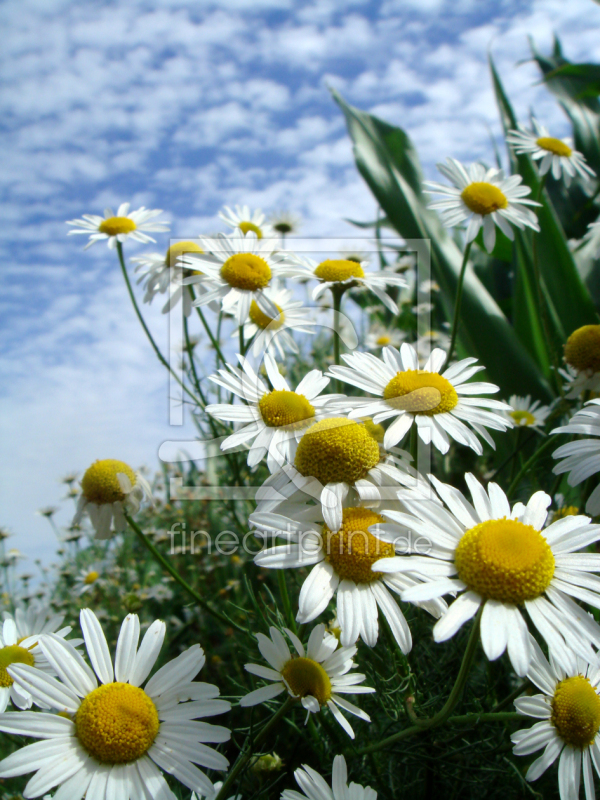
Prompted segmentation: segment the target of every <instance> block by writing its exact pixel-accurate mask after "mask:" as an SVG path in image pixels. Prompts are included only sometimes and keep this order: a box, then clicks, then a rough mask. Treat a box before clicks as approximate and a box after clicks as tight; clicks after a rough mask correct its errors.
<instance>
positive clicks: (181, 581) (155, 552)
mask: <svg viewBox="0 0 600 800" xmlns="http://www.w3.org/2000/svg"><path fill="white" fill-rule="evenodd" d="M123 513H124V514H125V519H126V520H127V522H128V523H129V527H130V528H131V530H132V531H133V532H134V533H135V534H136V535H137V537H138V539H139V540H140V541H141V542H142V544H143V545H144V547H145V548H147V549H148V550H149V551H150V553H151V554H152V556H153V557H154V559H155V560H156V561H157V562H158V563H159V564H160V565H161V567H162V568H163V569H164V570H166V571H167V572H168V573H169V575H170V576H171V577H172V578H174V579H175V580H176V581H177V583H178V584H179V585H180V586H181V587H182V588H183V589H185V591H186V592H187V593H188V594H189V595H191V596H192V597H193V598H194V600H195V601H196V602H197V603H198V605H199V606H200V607H201V608H203V609H204V610H205V611H206V612H207V613H208V614H212V616H213V617H215V619H218V620H219V621H220V622H222V623H223V624H224V625H227V626H231V627H233V628H236V629H237V630H238V631H240V632H241V633H248V631H247V630H246V629H245V628H242V626H241V625H238V624H237V622H234V621H233V620H232V619H229V617H226V616H225V615H224V614H221V613H220V612H219V611H217V610H216V609H215V608H213V607H212V606H211V605H210V604H209V603H207V602H206V600H205V599H204V598H203V597H201V595H199V594H198V592H197V591H196V590H195V589H193V588H192V587H191V586H190V584H189V583H188V582H187V581H186V580H185V579H184V578H182V577H181V575H180V574H179V573H178V572H177V570H176V569H175V567H173V566H172V565H171V564H169V562H168V561H167V559H166V558H165V557H164V556H163V554H162V553H161V552H160V550H157V548H156V547H155V546H154V545H153V544H152V542H151V541H150V539H148V537H147V536H146V534H145V533H144V532H143V531H142V529H141V528H140V527H139V525H138V524H137V523H136V522H134V520H133V519H132V518H131V517H130V516H129V514H128V513H127V512H126V511H125V512H123Z"/></svg>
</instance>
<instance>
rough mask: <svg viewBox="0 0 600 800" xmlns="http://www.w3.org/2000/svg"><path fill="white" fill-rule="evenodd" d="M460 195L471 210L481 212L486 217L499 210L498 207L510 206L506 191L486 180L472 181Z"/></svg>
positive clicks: (475, 212) (476, 212)
mask: <svg viewBox="0 0 600 800" xmlns="http://www.w3.org/2000/svg"><path fill="white" fill-rule="evenodd" d="M460 196H461V197H462V199H463V202H464V204H465V205H466V207H467V208H468V209H469V210H470V211H472V212H473V213H474V214H481V215H482V216H484V217H485V216H487V215H488V214H491V213H492V212H493V211H498V209H500V208H506V207H507V206H508V200H507V199H506V196H505V194H504V192H502V191H501V190H500V189H499V188H498V187H497V186H494V184H493V183H486V182H485V181H481V182H478V183H470V184H469V185H468V186H466V187H465V188H464V189H463V190H462V192H461V195H460Z"/></svg>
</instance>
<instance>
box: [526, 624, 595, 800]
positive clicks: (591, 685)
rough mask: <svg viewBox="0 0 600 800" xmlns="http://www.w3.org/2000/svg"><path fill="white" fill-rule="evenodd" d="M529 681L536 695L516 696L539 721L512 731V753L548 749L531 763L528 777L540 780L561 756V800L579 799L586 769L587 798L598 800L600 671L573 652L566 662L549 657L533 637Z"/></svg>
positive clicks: (529, 713)
mask: <svg viewBox="0 0 600 800" xmlns="http://www.w3.org/2000/svg"><path fill="white" fill-rule="evenodd" d="M530 646H531V650H532V658H531V665H530V667H529V671H528V673H527V677H528V678H529V680H530V681H531V682H532V683H533V684H535V685H536V686H537V687H538V689H540V690H541V692H542V693H541V694H536V695H534V696H533V697H528V696H523V697H519V698H517V700H515V707H516V709H517V711H518V712H519V713H520V714H523V716H526V717H533V718H534V719H537V720H540V721H539V722H536V723H535V725H533V726H532V727H531V728H522V729H521V730H519V731H515V733H513V734H512V735H511V739H512V742H513V744H514V748H513V752H514V753H515V755H517V756H528V755H530V754H531V753H535V752H536V751H537V750H541V749H542V748H543V749H544V752H543V754H542V755H541V756H539V758H536V760H535V761H534V762H533V763H532V764H531V765H530V767H529V769H528V770H527V774H526V776H525V777H526V779H527V780H528V781H535V780H537V779H538V778H539V777H540V776H541V775H543V774H544V772H545V771H546V770H547V769H548V767H549V766H551V765H552V764H554V762H555V761H556V760H557V759H558V758H559V756H560V760H559V762H558V789H559V793H560V798H561V800H577V798H578V797H579V785H580V781H581V773H582V771H583V785H584V787H585V796H586V800H594V798H595V797H596V792H595V791H594V773H593V770H592V765H593V766H594V768H595V770H596V772H597V773H598V774H599V775H600V747H599V745H598V740H597V736H598V732H599V730H600V690H599V688H598V684H599V683H600V671H599V670H598V668H597V667H594V666H591V665H589V664H588V663H587V662H585V661H583V660H582V659H580V658H578V657H577V656H576V655H574V654H572V657H571V660H570V662H569V663H567V664H565V666H564V667H563V666H559V665H558V664H557V663H556V661H555V660H554V659H553V658H550V661H549V662H548V660H547V659H546V657H545V656H544V654H543V653H542V651H541V649H540V647H539V645H538V643H537V642H536V641H535V639H534V638H533V636H532V637H531V638H530Z"/></svg>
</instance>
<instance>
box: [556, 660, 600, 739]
mask: <svg viewBox="0 0 600 800" xmlns="http://www.w3.org/2000/svg"><path fill="white" fill-rule="evenodd" d="M550 719H551V721H552V724H553V725H554V727H555V728H556V732H557V733H558V735H559V736H560V738H561V739H562V740H563V741H565V742H566V743H567V744H570V745H572V746H573V747H588V746H589V745H591V744H593V743H594V739H595V738H596V734H597V733H598V729H599V728H600V697H598V695H597V694H596V690H595V689H594V688H593V686H592V685H591V683H590V682H589V680H588V679H587V678H584V677H583V675H574V676H573V677H572V678H565V680H564V681H561V682H560V683H559V684H558V685H557V687H556V689H555V690H554V697H553V698H552V716H551V717H550Z"/></svg>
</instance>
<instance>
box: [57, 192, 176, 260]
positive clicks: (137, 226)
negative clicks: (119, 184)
mask: <svg viewBox="0 0 600 800" xmlns="http://www.w3.org/2000/svg"><path fill="white" fill-rule="evenodd" d="M129 205H130V204H129V203H121V205H120V206H119V208H118V209H117V214H116V216H115V215H114V214H113V211H112V208H105V209H104V217H98V216H96V215H95V214H84V216H83V219H72V220H69V221H68V222H67V225H73V226H74V228H75V229H74V230H72V231H69V233H68V234H67V236H73V235H75V234H77V233H83V234H86V235H89V237H90V241H89V242H88V243H87V244H86V246H85V247H84V250H87V249H88V247H91V246H92V245H93V244H94V242H98V241H100V239H108V242H107V244H108V246H109V247H110V248H111V249H114V248H115V247H116V246H117V242H120V243H122V242H124V241H125V240H126V239H127V238H131V239H135V241H136V242H142V243H143V244H147V243H148V242H154V241H156V240H155V239H153V238H152V237H151V236H148V231H149V232H150V233H158V232H163V231H168V230H169V226H168V225H165V224H164V223H163V222H153V221H152V220H154V219H155V218H156V217H158V216H160V215H161V214H162V213H163V212H162V210H161V209H154V210H152V211H151V210H150V209H148V208H144V206H142V207H141V208H138V210H137V211H132V212H131V213H128V211H129Z"/></svg>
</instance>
